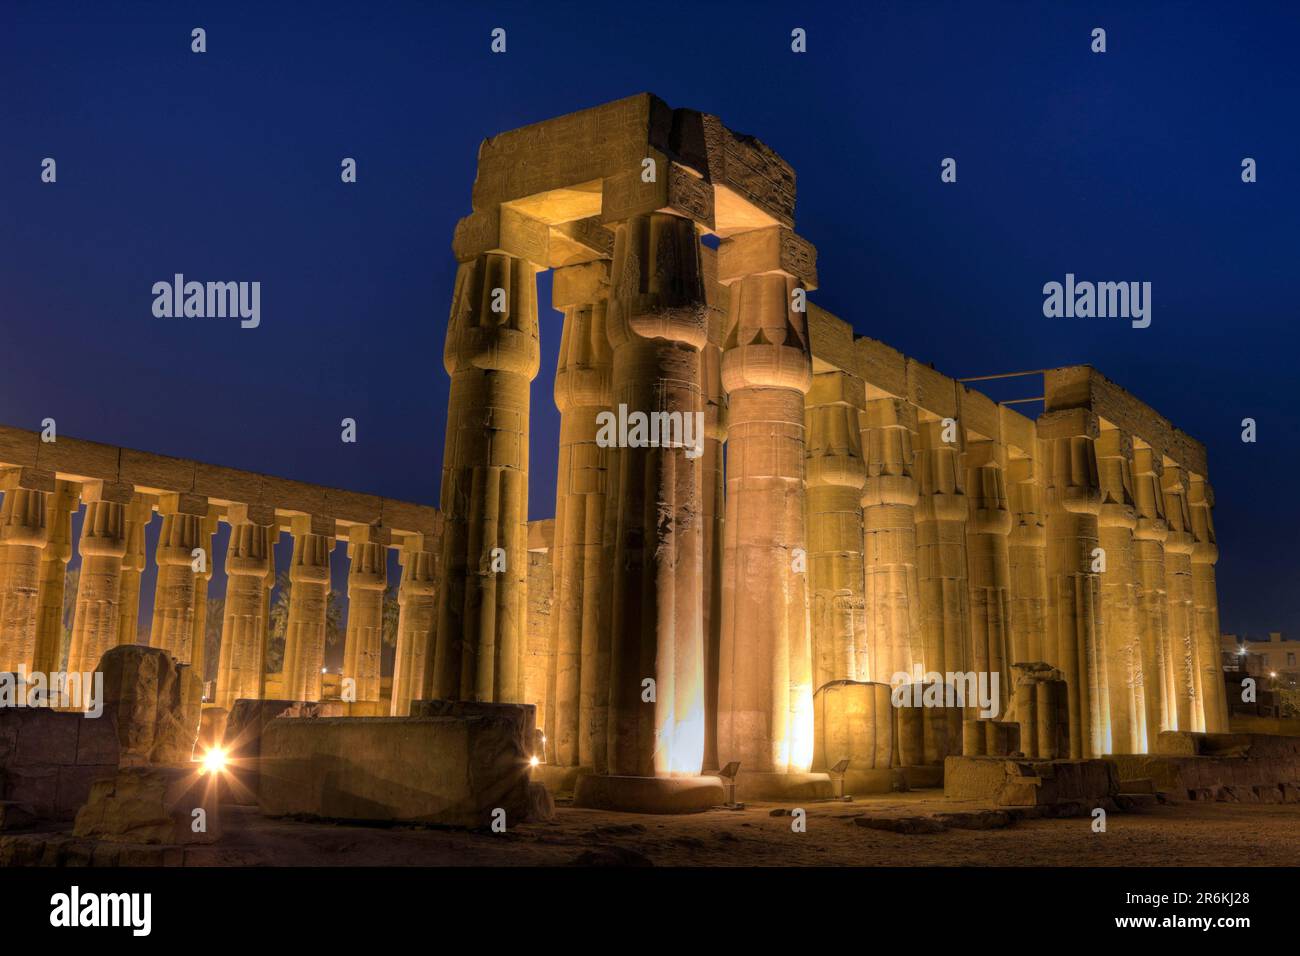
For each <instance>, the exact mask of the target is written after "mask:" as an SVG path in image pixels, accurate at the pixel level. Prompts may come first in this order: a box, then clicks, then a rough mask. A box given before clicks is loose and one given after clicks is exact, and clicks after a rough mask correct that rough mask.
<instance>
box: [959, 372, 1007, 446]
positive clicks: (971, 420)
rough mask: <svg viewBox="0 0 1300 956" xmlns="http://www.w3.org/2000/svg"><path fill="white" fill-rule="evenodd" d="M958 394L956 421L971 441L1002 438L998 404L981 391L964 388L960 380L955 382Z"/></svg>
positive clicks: (998, 439)
mask: <svg viewBox="0 0 1300 956" xmlns="http://www.w3.org/2000/svg"><path fill="white" fill-rule="evenodd" d="M955 384H956V387H957V390H958V391H957V394H958V408H959V412H958V416H957V418H958V421H959V422H960V423H961V427H962V428H964V429H965V430H966V431H967V432H968V433H969V434H970V438H971V440H972V441H977V440H979V439H984V440H988V441H995V442H1000V441H1001V440H1002V434H1001V432H1002V427H1001V426H1002V422H1001V419H1000V417H999V415H998V406H997V404H996V403H995V402H994V401H993V399H991V398H989V397H988V396H987V395H985V394H984V393H983V392H977V391H975V390H974V389H970V388H966V387H965V386H964V385H962V384H961V383H960V382H957V383H955Z"/></svg>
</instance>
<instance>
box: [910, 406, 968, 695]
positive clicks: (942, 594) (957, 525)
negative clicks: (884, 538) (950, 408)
mask: <svg viewBox="0 0 1300 956" xmlns="http://www.w3.org/2000/svg"><path fill="white" fill-rule="evenodd" d="M919 431H920V438H921V442H920V449H919V455H918V461H917V473H918V476H919V478H920V487H919V495H918V499H917V508H916V559H917V578H918V582H919V585H920V592H921V638H922V642H923V647H924V654H925V669H926V670H927V671H935V672H938V673H940V674H946V673H949V672H956V671H965V670H968V669H969V668H968V667H967V663H968V662H967V660H966V644H967V637H966V635H967V633H968V632H969V627H970V605H969V601H970V592H969V588H968V584H967V577H966V518H967V502H966V475H965V473H964V468H963V467H962V463H961V453H962V438H963V436H962V429H961V426H960V423H950V424H948V425H945V424H944V422H943V420H941V419H936V420H933V421H927V422H922V423H921V424H920V428H919Z"/></svg>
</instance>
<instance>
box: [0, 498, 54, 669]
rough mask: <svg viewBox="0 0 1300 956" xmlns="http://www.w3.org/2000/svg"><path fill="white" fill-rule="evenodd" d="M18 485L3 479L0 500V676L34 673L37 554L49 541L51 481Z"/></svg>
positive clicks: (38, 611) (39, 581)
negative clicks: (19, 670) (20, 670)
mask: <svg viewBox="0 0 1300 956" xmlns="http://www.w3.org/2000/svg"><path fill="white" fill-rule="evenodd" d="M32 477H35V476H32ZM20 481H22V478H21V476H20V475H18V474H13V473H11V474H10V475H8V476H6V477H5V483H6V484H5V491H4V501H3V502H0V672H16V671H18V669H19V668H20V667H21V668H22V669H24V670H26V671H28V672H30V671H32V670H33V669H35V663H36V632H37V623H38V621H39V618H40V586H41V556H42V553H43V551H44V550H45V545H46V542H47V541H48V539H49V530H48V528H47V526H46V507H47V499H48V497H49V490H48V489H52V488H53V486H54V477H53V475H47V476H42V480H41V481H40V484H41V485H43V486H45V487H44V488H24V487H20V486H19V482H20ZM22 483H23V484H37V482H35V481H26V482H22Z"/></svg>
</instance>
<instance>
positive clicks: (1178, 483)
mask: <svg viewBox="0 0 1300 956" xmlns="http://www.w3.org/2000/svg"><path fill="white" fill-rule="evenodd" d="M1162 486H1163V490H1164V496H1165V517H1166V519H1167V520H1168V521H1169V537H1168V538H1166V539H1165V592H1166V594H1167V596H1168V597H1167V600H1168V608H1169V619H1168V620H1169V623H1168V630H1167V633H1168V639H1167V641H1166V650H1167V654H1168V658H1167V660H1166V665H1165V666H1166V667H1167V668H1168V669H1169V680H1170V685H1171V696H1172V698H1173V709H1174V726H1173V727H1171V728H1170V729H1171V730H1183V731H1188V730H1203V729H1204V723H1203V722H1202V720H1201V715H1200V709H1199V707H1198V706H1197V705H1196V685H1197V678H1198V674H1197V673H1196V631H1195V610H1194V605H1193V588H1192V551H1193V550H1194V549H1195V546H1196V542H1195V539H1194V538H1193V536H1192V514H1191V509H1190V508H1189V507H1188V504H1187V484H1186V479H1185V477H1184V475H1183V470H1182V468H1180V467H1179V466H1178V465H1177V464H1175V463H1173V462H1171V461H1168V460H1166V461H1165V470H1164V477H1163V478H1162Z"/></svg>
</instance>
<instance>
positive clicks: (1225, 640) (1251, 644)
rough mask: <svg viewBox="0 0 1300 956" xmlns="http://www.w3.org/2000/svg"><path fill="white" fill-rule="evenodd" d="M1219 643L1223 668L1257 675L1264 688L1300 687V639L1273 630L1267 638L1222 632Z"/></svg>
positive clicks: (1231, 671) (1292, 688)
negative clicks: (1251, 637)
mask: <svg viewBox="0 0 1300 956" xmlns="http://www.w3.org/2000/svg"><path fill="white" fill-rule="evenodd" d="M1221 642H1222V648H1223V669H1224V670H1225V671H1227V672H1229V673H1236V674H1244V675H1245V676H1248V677H1254V678H1257V679H1259V680H1260V681H1261V683H1262V684H1263V686H1264V687H1271V688H1274V689H1278V690H1296V689H1297V688H1300V640H1295V639H1288V638H1286V637H1283V635H1282V634H1281V632H1279V631H1273V632H1271V633H1270V634H1269V635H1268V640H1266V641H1254V640H1251V639H1249V638H1247V637H1245V636H1241V637H1238V636H1237V635H1236V634H1224V635H1222V637H1221Z"/></svg>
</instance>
